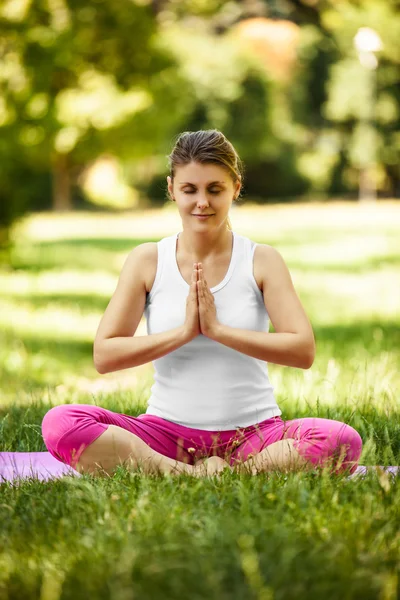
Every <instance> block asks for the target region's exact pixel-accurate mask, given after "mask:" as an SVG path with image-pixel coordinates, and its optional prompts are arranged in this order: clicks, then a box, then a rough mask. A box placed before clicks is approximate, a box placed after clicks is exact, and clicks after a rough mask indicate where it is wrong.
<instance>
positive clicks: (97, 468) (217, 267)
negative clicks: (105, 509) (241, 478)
mask: <svg viewBox="0 0 400 600" xmlns="http://www.w3.org/2000/svg"><path fill="white" fill-rule="evenodd" d="M169 159H170V176H169V177H167V181H168V192H169V194H170V197H171V199H172V200H173V201H175V202H176V204H177V207H178V210H179V214H180V216H181V219H182V231H181V232H180V233H178V234H174V235H171V236H169V237H166V238H163V239H161V240H160V241H159V242H157V243H153V242H149V243H144V244H140V245H139V246H137V247H136V248H134V250H132V251H131V253H130V254H129V256H128V258H127V260H126V262H125V265H124V267H123V269H122V272H121V275H120V278H119V282H118V286H117V288H116V290H115V293H114V295H113V297H112V298H111V301H110V303H109V305H108V307H107V309H106V311H105V314H104V316H103V318H102V320H101V322H100V325H99V328H98V331H97V335H96V339H95V342H94V362H95V366H96V368H97V370H98V371H99V372H100V373H109V372H112V371H117V370H119V369H128V368H131V367H135V366H137V365H142V364H144V363H148V362H150V361H152V362H153V364H154V369H155V376H154V380H155V382H154V385H153V386H152V388H151V396H150V398H149V401H148V408H147V410H146V413H144V414H141V415H139V416H138V417H131V416H128V415H124V414H118V413H114V412H112V411H110V410H107V409H104V408H100V407H98V406H94V405H87V404H70V405H62V406H56V407H54V408H52V409H51V410H50V411H49V412H48V413H47V414H46V415H45V417H44V420H43V425H42V431H43V438H44V440H45V443H46V446H47V448H48V450H49V452H50V453H51V454H52V455H53V456H55V457H56V458H57V459H59V460H60V461H62V462H64V463H66V464H68V465H71V466H72V467H74V468H76V469H78V470H79V471H81V472H88V473H95V474H101V473H102V474H105V473H106V474H112V473H113V471H114V469H115V468H116V466H118V465H119V464H125V465H126V466H128V468H131V469H137V468H138V467H141V468H142V469H143V470H144V472H145V473H151V472H162V473H182V472H186V473H189V474H192V475H194V476H202V475H211V474H213V473H216V472H219V471H220V470H222V469H224V468H230V469H232V468H238V469H244V470H247V471H248V472H251V473H253V474H256V473H258V472H261V471H269V470H272V469H280V470H289V469H304V468H315V467H316V466H322V467H323V466H329V468H332V470H333V472H340V471H343V470H346V471H348V472H349V473H352V472H353V471H354V470H355V469H356V467H357V462H358V460H359V457H360V454H361V448H362V441H361V438H360V436H359V434H358V433H357V431H355V430H354V429H353V428H352V427H350V426H349V425H347V424H345V423H341V422H338V421H333V420H329V419H320V418H314V417H309V418H303V419H294V420H291V421H284V420H283V419H282V418H281V416H280V415H281V414H282V413H281V411H280V409H279V407H278V405H277V403H276V401H275V398H274V394H273V387H272V385H271V383H270V381H269V378H268V367H267V364H266V363H268V362H272V363H276V364H279V365H286V366H291V367H297V368H301V369H308V368H310V367H311V365H312V364H313V361H314V355H315V342H314V335H313V331H312V327H311V325H310V322H309V320H308V318H307V316H306V314H305V312H304V309H303V307H302V305H301V303H300V300H299V298H298V296H297V294H296V291H295V289H294V287H293V283H292V280H291V277H290V274H289V271H288V268H287V266H286V264H285V262H284V260H283V258H282V256H281V255H280V253H279V252H278V251H277V250H275V249H274V248H273V247H271V246H269V245H266V244H256V243H255V242H253V241H252V240H250V239H249V238H246V237H244V236H242V235H239V234H237V233H235V232H234V231H232V229H231V227H230V223H229V219H228V213H229V210H230V208H231V205H232V202H234V201H235V200H236V199H237V198H238V196H239V194H240V191H241V186H242V167H241V162H240V159H239V157H238V155H237V153H236V151H235V149H234V147H233V146H232V144H231V143H230V142H229V141H228V140H227V139H226V138H225V136H224V135H223V134H222V133H221V132H219V131H217V130H207V131H197V132H185V133H183V134H181V135H180V137H179V138H178V140H177V142H176V145H175V147H174V149H173V150H172V153H171V155H170V156H169ZM143 313H144V315H145V317H146V320H147V331H148V335H147V336H140V337H135V336H134V334H135V332H136V329H137V327H138V324H139V322H140V320H141V318H142V315H143ZM269 320H271V322H272V324H273V326H274V328H275V332H276V333H269V332H268V328H269Z"/></svg>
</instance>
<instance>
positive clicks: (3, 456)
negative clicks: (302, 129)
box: [0, 452, 400, 483]
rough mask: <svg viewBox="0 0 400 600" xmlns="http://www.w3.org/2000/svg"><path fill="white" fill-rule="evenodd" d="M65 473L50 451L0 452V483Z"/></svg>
mask: <svg viewBox="0 0 400 600" xmlns="http://www.w3.org/2000/svg"><path fill="white" fill-rule="evenodd" d="M379 468H380V469H382V470H383V471H385V472H386V473H389V474H391V475H393V476H396V475H400V467H395V466H392V467H383V466H380V467H379ZM374 470H376V467H374V466H365V465H359V466H358V467H357V469H356V470H355V471H354V473H352V474H351V475H349V479H350V478H353V477H357V476H365V475H366V474H367V472H368V471H374ZM65 475H72V476H73V477H81V474H80V473H78V471H75V469H73V468H72V467H69V466H68V465H65V464H64V463H62V462H60V461H59V460H57V459H56V458H54V456H52V455H51V454H50V452H0V483H2V482H5V481H14V480H15V479H26V478H29V477H32V478H34V479H39V480H40V481H47V480H48V479H53V478H55V479H59V478H60V477H64V476H65Z"/></svg>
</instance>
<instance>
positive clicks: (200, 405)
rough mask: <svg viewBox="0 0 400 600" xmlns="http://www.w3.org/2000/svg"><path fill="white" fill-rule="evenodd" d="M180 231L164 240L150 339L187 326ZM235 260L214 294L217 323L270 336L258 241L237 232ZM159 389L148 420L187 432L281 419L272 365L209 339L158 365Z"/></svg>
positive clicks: (149, 311)
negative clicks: (256, 267)
mask: <svg viewBox="0 0 400 600" xmlns="http://www.w3.org/2000/svg"><path fill="white" fill-rule="evenodd" d="M178 236H179V233H178V234H174V235H171V236H169V237H166V238H163V239H162V240H160V241H159V242H157V247H158V261H157V273H156V277H155V280H154V284H153V287H152V289H151V291H150V292H149V293H148V294H147V296H146V305H145V310H144V315H145V318H146V324H147V333H148V334H149V335H151V334H154V333H161V332H163V331H168V330H170V329H175V328H176V327H179V326H182V325H183V324H184V322H185V317H186V299H187V296H188V294H189V290H190V286H189V284H188V283H187V282H186V281H185V280H184V279H183V277H182V275H181V273H180V271H179V268H178V264H177V261H176V247H177V239H178ZM232 236H233V250H232V257H231V262H230V265H229V268H228V271H227V273H226V275H225V277H224V279H223V280H222V281H221V282H220V283H219V284H218V285H216V286H215V287H213V288H211V290H210V291H211V293H212V294H213V296H214V301H215V306H216V310H217V319H218V321H219V322H220V323H222V324H223V325H227V326H229V327H233V328H234V329H247V330H253V331H265V332H267V331H269V317H268V313H267V311H266V308H265V305H264V300H263V295H262V292H261V290H260V289H259V287H258V286H257V283H256V281H255V279H254V276H253V256H254V250H255V248H256V243H255V242H253V241H252V240H250V239H249V238H246V237H244V236H242V235H239V234H237V233H235V232H233V231H232ZM153 366H154V370H155V373H154V384H153V386H152V388H151V396H150V398H149V401H148V408H147V410H146V413H147V414H150V415H156V416H157V417H162V418H163V419H166V420H167V421H173V422H174V423H178V424H179V425H184V426H185V427H192V428H195V429H204V430H207V431H225V430H229V429H236V428H238V427H248V426H249V425H255V424H257V423H260V422H261V421H265V420H266V419H270V418H272V417H275V416H279V415H281V414H282V413H281V410H280V409H279V407H278V405H277V403H276V400H275V398H274V394H273V387H272V385H271V383H270V381H269V378H268V365H267V363H266V362H264V361H262V360H259V359H256V358H252V357H251V356H248V355H246V354H243V353H241V352H238V351H237V350H234V349H233V348H229V347H228V346H224V345H223V344H221V343H220V342H217V341H214V340H211V339H210V338H208V337H207V336H204V335H203V334H200V335H198V336H197V337H195V338H194V339H192V340H191V341H190V342H188V343H186V344H184V345H183V346H181V347H180V348H178V349H177V350H174V351H173V352H170V353H169V354H166V355H165V356H163V357H162V358H158V359H156V360H154V361H153Z"/></svg>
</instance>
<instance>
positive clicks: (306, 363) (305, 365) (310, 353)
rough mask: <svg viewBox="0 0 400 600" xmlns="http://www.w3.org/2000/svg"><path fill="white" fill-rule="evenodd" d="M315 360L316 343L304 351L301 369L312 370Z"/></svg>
mask: <svg viewBox="0 0 400 600" xmlns="http://www.w3.org/2000/svg"><path fill="white" fill-rule="evenodd" d="M314 360H315V343H314V342H313V344H312V345H311V346H307V348H305V349H304V352H303V359H302V364H301V367H300V368H301V369H310V368H311V367H312V366H313V364H314Z"/></svg>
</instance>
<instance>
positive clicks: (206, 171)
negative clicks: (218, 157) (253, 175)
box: [175, 162, 230, 185]
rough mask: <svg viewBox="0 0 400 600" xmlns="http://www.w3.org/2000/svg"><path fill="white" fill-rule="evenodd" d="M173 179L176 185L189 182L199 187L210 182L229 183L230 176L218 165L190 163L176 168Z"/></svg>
mask: <svg viewBox="0 0 400 600" xmlns="http://www.w3.org/2000/svg"><path fill="white" fill-rule="evenodd" d="M175 179H176V181H177V183H184V182H190V183H193V184H194V185H199V184H207V183H209V182H211V181H219V182H224V183H229V179H230V176H229V173H227V171H226V169H224V168H223V167H220V166H219V165H214V164H201V163H197V162H191V163H189V164H188V165H179V166H178V167H176V169H175Z"/></svg>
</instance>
